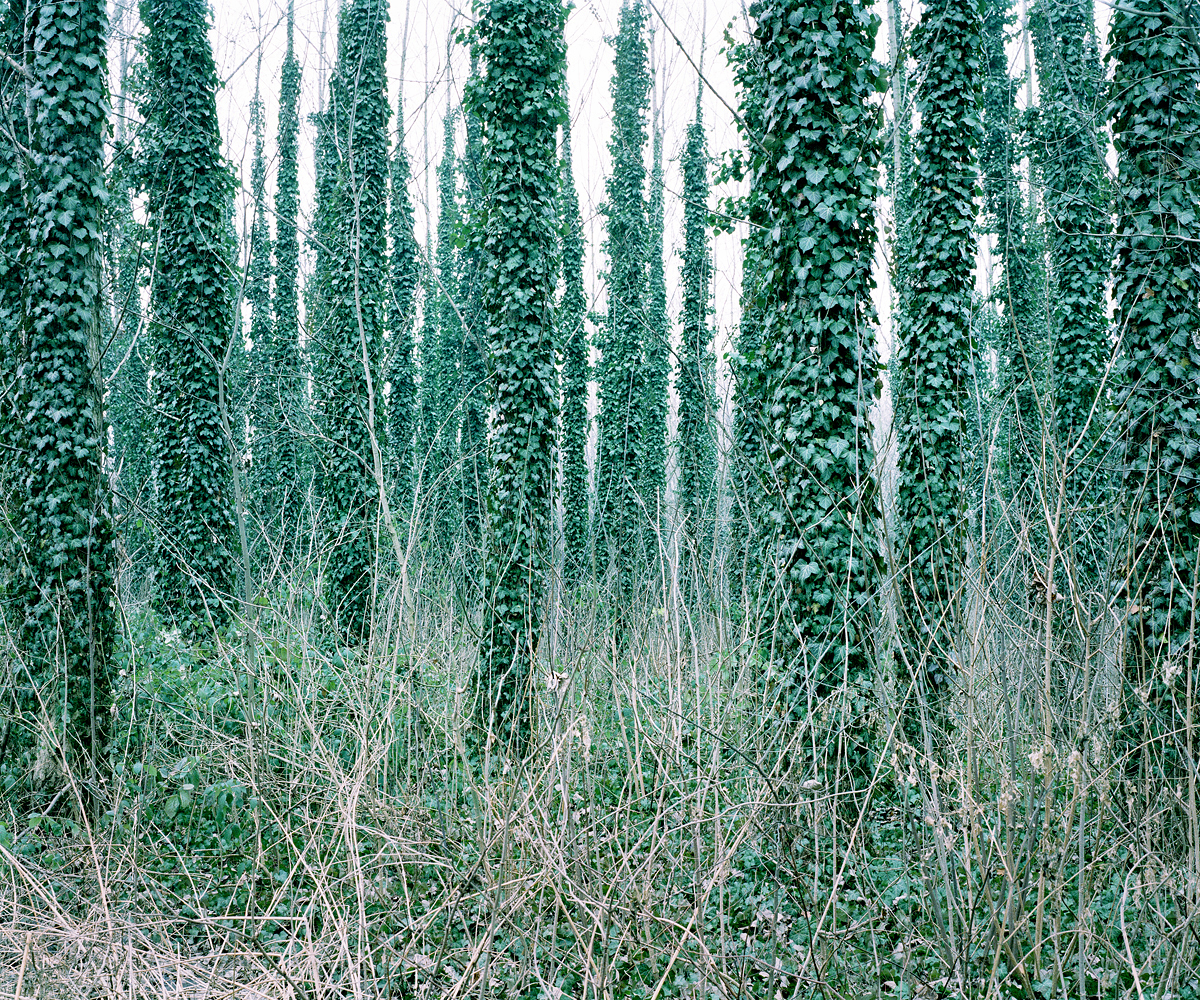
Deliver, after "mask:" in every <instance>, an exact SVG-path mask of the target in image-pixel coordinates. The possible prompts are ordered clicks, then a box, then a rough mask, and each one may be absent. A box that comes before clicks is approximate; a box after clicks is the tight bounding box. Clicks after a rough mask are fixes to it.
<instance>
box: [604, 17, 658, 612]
mask: <svg viewBox="0 0 1200 1000" xmlns="http://www.w3.org/2000/svg"><path fill="white" fill-rule="evenodd" d="M645 29H646V11H645V8H644V7H643V6H642V4H641V0H632V2H630V0H623V2H622V4H621V16H620V27H619V30H618V33H617V37H616V39H615V41H614V46H615V49H616V53H615V59H614V72H613V78H612V84H611V90H612V97H613V131H612V138H611V139H610V140H609V144H608V149H609V153H610V155H611V156H612V172H611V173H610V174H609V175H608V178H607V180H606V182H605V183H606V187H607V191H608V204H607V205H606V206H605V207H604V213H605V215H606V216H607V218H608V235H607V238H606V240H605V242H604V251H605V253H606V254H607V255H608V265H609V266H608V276H607V284H608V321H607V329H606V330H605V335H604V341H603V343H602V345H601V346H602V350H603V358H602V362H601V367H600V372H599V376H600V444H599V452H598V456H597V467H598V470H599V480H598V485H597V492H598V497H597V509H596V514H597V524H598V530H597V543H598V544H599V545H600V546H601V552H600V553H598V554H602V555H603V562H604V564H605V565H606V566H607V563H608V561H609V560H611V561H612V562H614V563H615V565H616V569H617V590H618V598H617V603H618V607H619V608H627V607H628V606H629V603H630V601H632V599H633V591H634V568H635V565H636V560H637V557H638V553H639V551H640V548H641V547H640V545H639V537H640V532H639V530H638V526H639V524H641V522H642V511H641V507H640V500H641V492H640V491H641V484H640V482H639V479H640V476H641V472H642V470H643V469H644V468H645V447H646V440H647V436H646V435H647V432H646V414H645V412H644V410H643V407H644V404H645V400H646V398H647V395H646V393H647V390H646V388H645V381H646V373H645V371H644V367H643V363H644V355H643V344H642V341H643V331H644V329H645V327H646V323H647V315H646V305H647V303H646V295H647V262H648V244H649V229H648V221H647V218H646V194H645V188H646V166H645V163H644V162H643V160H642V150H643V149H644V148H645V145H646V108H647V105H648V103H649V90H650V73H649V68H648V64H647V50H646V31H645Z"/></svg>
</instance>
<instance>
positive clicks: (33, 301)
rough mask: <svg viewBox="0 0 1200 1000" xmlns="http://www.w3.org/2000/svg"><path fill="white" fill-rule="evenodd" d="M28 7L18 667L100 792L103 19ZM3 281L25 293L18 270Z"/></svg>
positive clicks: (108, 605) (106, 574)
mask: <svg viewBox="0 0 1200 1000" xmlns="http://www.w3.org/2000/svg"><path fill="white" fill-rule="evenodd" d="M24 15H25V25H24V28H25V32H26V35H25V37H26V39H27V41H28V49H27V50H26V51H27V52H28V53H29V55H28V57H27V61H26V71H27V74H28V75H27V76H26V85H27V86H26V89H25V94H24V97H25V109H26V114H27V116H28V118H27V126H28V130H29V131H28V138H29V145H28V147H27V149H28V162H27V166H26V174H25V178H24V179H25V185H26V192H25V194H24V195H21V194H20V193H19V192H20V189H19V188H18V189H17V191H16V192H14V191H13V190H12V188H11V187H10V189H9V191H8V192H6V195H5V203H6V204H5V208H6V209H7V211H5V213H4V215H5V216H6V219H5V221H6V222H10V223H11V222H12V221H15V219H16V218H17V217H19V215H20V214H21V213H22V211H24V212H26V213H27V215H26V216H25V220H24V221H25V224H26V225H27V226H28V229H27V230H26V234H25V246H24V247H23V248H21V249H23V251H24V252H23V254H22V256H24V263H25V273H24V281H23V282H22V283H21V284H20V286H19V287H20V298H19V299H18V300H17V301H19V302H20V306H19V307H18V308H19V309H20V315H19V317H13V316H10V322H11V321H12V320H15V321H16V322H17V323H18V324H19V333H18V335H17V338H16V339H17V345H13V344H12V340H11V339H10V341H9V345H7V346H9V347H10V349H11V347H13V346H18V345H19V347H18V351H19V353H18V357H19V365H18V367H17V368H16V371H15V374H16V389H17V394H16V400H15V402H16V412H17V415H18V418H19V428H18V429H17V436H16V441H17V443H18V445H19V448H20V450H19V466H18V471H17V482H16V483H15V487H16V490H17V495H18V496H19V497H20V499H21V501H22V506H21V510H20V513H19V520H18V525H17V532H18V536H19V541H20V543H21V545H20V555H19V558H20V564H21V566H20V572H19V574H18V577H17V580H16V588H17V590H18V595H19V597H20V598H21V601H20V603H21V606H22V608H23V611H24V621H23V624H22V628H21V633H20V635H21V644H22V646H23V647H24V653H25V656H24V660H23V668H24V670H23V672H24V673H25V675H26V678H25V679H27V680H28V682H29V687H30V688H31V689H32V692H33V697H32V702H33V704H32V705H31V706H30V707H35V708H36V709H37V711H38V715H39V716H40V717H41V720H40V721H41V723H42V726H43V727H44V728H43V733H44V738H45V737H48V738H49V741H50V744H51V747H52V748H53V753H54V756H55V757H56V758H57V759H58V760H60V761H65V762H66V763H68V764H70V765H72V766H82V770H80V771H77V772H76V774H77V776H78V777H80V778H82V779H84V781H85V782H86V785H85V789H86V792H85V794H86V795H88V796H89V797H90V796H91V795H92V794H94V793H95V792H96V791H97V790H98V786H97V784H96V781H97V772H98V770H99V768H100V752H101V749H102V746H103V743H104V740H105V734H106V732H107V729H108V720H109V717H110V716H109V705H110V703H111V688H112V674H111V668H110V654H111V652H112V646H113V641H114V637H115V633H116V622H115V615H114V612H113V602H114V582H113V564H114V561H115V560H114V549H113V536H112V521H111V516H110V501H109V494H108V481H107V477H106V476H105V475H104V470H103V452H104V446H105V443H106V437H107V435H106V428H105V423H104V412H103V403H102V398H103V392H102V388H101V385H100V380H99V377H98V362H99V359H100V351H101V345H100V336H99V335H100V317H101V310H102V308H103V303H102V296H101V291H100V259H101V255H100V251H101V222H102V212H103V202H104V198H105V190H104V184H105V178H104V138H105V132H106V127H107V122H108V105H107V93H108V86H107V42H106V29H107V15H106V8H105V4H104V3H103V2H101V0H80V2H79V3H77V4H73V5H70V6H69V7H68V6H67V5H65V4H40V5H37V6H34V7H29V8H27V9H26V10H25V12H24ZM22 48H25V46H22ZM11 93H12V92H11V91H10V94H11ZM9 108H10V109H12V105H11V104H10V105H9ZM15 124H17V122H16V121H15V115H14V116H13V117H11V118H10V119H9V125H10V126H11V125H15ZM10 155H11V154H10ZM21 202H23V203H24V205H23V206H22V205H21ZM9 235H10V236H11V237H16V235H17V234H16V233H15V232H12V231H11V230H10V233H9ZM18 259H20V258H18ZM10 277H11V276H10ZM18 280H19V278H18ZM4 289H5V291H9V290H15V289H13V288H12V285H11V283H10V281H7V280H6V281H5V283H4ZM6 304H7V303H6ZM6 326H8V324H6ZM5 332H6V333H7V334H9V335H10V337H11V333H12V332H13V331H12V329H11V327H10V328H9V329H8V330H6V331H5ZM11 357H12V356H11V355H10V358H11ZM26 704H29V702H28V701H27V702H26Z"/></svg>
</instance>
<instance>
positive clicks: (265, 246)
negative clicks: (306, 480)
mask: <svg viewBox="0 0 1200 1000" xmlns="http://www.w3.org/2000/svg"><path fill="white" fill-rule="evenodd" d="M256 77H257V74H256ZM250 131H251V134H252V135H253V136H254V155H253V156H252V157H251V160H250V199H251V202H252V205H253V212H254V215H253V217H252V219H251V222H250V256H249V259H248V260H247V262H246V301H247V302H248V303H249V304H250V345H251V347H250V349H251V352H252V353H253V358H254V371H253V382H254V385H253V389H252V392H253V396H252V401H251V413H250V416H251V420H252V421H253V436H252V438H251V442H250V443H251V453H252V455H253V469H254V478H255V480H256V482H257V485H258V487H259V488H258V489H257V490H256V491H255V493H256V494H257V498H258V500H259V503H257V504H256V505H255V506H256V507H257V508H258V513H259V515H260V516H261V517H263V518H264V519H268V520H269V521H273V520H274V509H273V508H275V507H276V506H278V500H277V499H275V498H274V497H270V499H268V497H269V493H273V492H274V487H275V485H276V483H275V477H274V476H273V475H270V474H269V473H268V474H266V475H264V472H266V469H265V468H264V467H265V466H267V465H268V463H269V462H270V459H269V458H268V455H270V454H271V448H270V444H269V439H268V435H270V434H271V433H272V431H273V430H274V429H275V428H276V427H277V426H278V425H277V424H276V422H275V421H276V420H277V419H278V414H277V413H276V411H275V407H274V406H273V405H272V404H273V399H272V397H273V396H274V394H275V385H274V381H275V378H274V375H275V373H274V371H273V370H272V369H273V367H274V366H273V365H272V364H271V362H272V361H273V360H274V359H273V358H272V357H271V353H272V352H271V346H272V341H273V340H274V331H273V329H272V327H273V326H274V322H273V317H272V315H271V226H270V223H269V222H268V221H267V204H266V188H267V163H266V158H265V157H264V155H263V103H262V98H261V97H260V96H259V92H258V88H257V86H256V87H255V93H254V99H253V100H252V101H251V102H250ZM264 500H266V501H267V502H266V503H263V502H262V501H264Z"/></svg>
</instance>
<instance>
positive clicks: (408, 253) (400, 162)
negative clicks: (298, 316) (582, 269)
mask: <svg viewBox="0 0 1200 1000" xmlns="http://www.w3.org/2000/svg"><path fill="white" fill-rule="evenodd" d="M396 136H397V138H396V149H395V151H394V152H393V154H392V173H391V184H392V191H391V195H392V196H391V204H390V212H391V215H390V218H389V226H390V230H391V237H392V259H391V292H392V296H391V300H390V308H389V310H388V333H389V334H390V338H391V343H390V344H389V349H388V381H389V382H390V383H391V391H390V392H389V394H388V434H387V438H388V448H389V454H390V462H389V464H390V466H391V468H390V471H391V475H392V479H393V483H394V491H395V496H396V500H397V502H398V504H399V506H400V508H401V511H402V513H404V514H407V513H408V512H409V510H410V509H411V505H412V499H413V494H412V490H413V458H414V455H413V445H414V437H415V435H416V431H417V405H418V403H417V369H416V357H415V355H414V350H415V344H414V341H413V330H414V327H415V324H416V305H417V283H418V282H419V281H420V277H421V264H420V256H419V254H420V247H419V246H418V245H417V237H416V232H415V230H414V228H413V204H412V198H411V197H410V196H409V193H408V185H409V181H410V180H411V177H412V172H411V170H410V169H409V163H408V152H407V150H406V149H405V148H404V103H403V97H402V96H401V97H400V98H398V99H397V101H396Z"/></svg>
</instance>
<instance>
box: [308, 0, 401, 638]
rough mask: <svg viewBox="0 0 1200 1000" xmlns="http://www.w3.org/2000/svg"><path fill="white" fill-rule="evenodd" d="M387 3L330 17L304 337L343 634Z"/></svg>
mask: <svg viewBox="0 0 1200 1000" xmlns="http://www.w3.org/2000/svg"><path fill="white" fill-rule="evenodd" d="M386 25H387V5H386V4H385V3H383V2H382V0H354V2H352V3H347V4H345V5H343V7H342V8H341V10H340V12H339V15H338V58H337V64H336V66H335V68H334V72H333V76H332V78H331V80H330V84H329V107H328V109H327V110H326V112H325V121H324V123H323V127H324V129H325V142H326V144H327V145H326V147H325V150H324V155H325V156H326V157H327V160H326V163H325V165H324V171H325V174H324V177H323V178H321V180H322V181H323V182H324V185H325V187H324V191H323V194H324V197H325V199H326V200H325V203H324V206H323V208H322V211H321V214H322V226H323V231H321V235H322V237H323V238H324V239H325V240H326V246H325V248H324V254H325V255H324V258H323V260H322V259H320V258H319V261H318V262H319V264H322V265H323V266H324V267H325V268H326V270H325V271H324V273H323V274H322V275H321V283H320V284H319V286H318V291H319V294H320V295H321V296H322V302H321V307H320V308H321V313H320V315H321V319H322V324H321V326H320V328H319V329H318V330H317V331H315V333H314V340H315V341H316V347H315V350H314V354H315V355H316V356H317V357H318V358H319V360H320V367H319V369H318V370H317V371H316V372H315V375H316V376H317V377H316V395H317V398H318V414H319V420H320V422H321V428H322V432H323V437H324V440H325V447H324V453H323V454H322V456H321V466H322V468H321V472H322V485H323V491H324V495H325V497H326V498H327V500H328V502H329V521H330V523H329V524H328V525H327V528H326V534H327V540H328V544H329V546H330V559H329V565H328V567H327V569H326V571H325V582H326V603H327V604H328V606H329V608H330V611H331V612H332V614H333V617H334V620H335V621H336V623H337V625H338V627H339V628H340V629H341V631H342V632H343V634H345V635H346V636H348V637H349V638H351V639H352V640H357V639H359V638H361V637H363V636H364V635H365V634H366V632H367V630H368V628H369V626H370V613H371V595H372V591H373V587H374V584H373V572H374V569H375V553H376V509H377V506H378V502H379V487H378V483H377V481H376V474H377V471H381V468H380V464H381V462H382V448H383V447H384V444H385V442H384V438H383V429H384V420H383V410H382V407H383V401H384V397H383V392H382V390H383V378H382V376H381V372H382V361H383V349H384V338H383V323H384V307H385V304H386V284H387V280H388V267H387V182H388V172H389V171H388V149H387V145H388V143H387V125H388V118H389V115H390V111H389V108H388V101H387V95H386V92H385V89H384V88H385V86H386V83H387V81H386V75H385V67H384V62H385V57H386V50H387V38H386Z"/></svg>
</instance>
